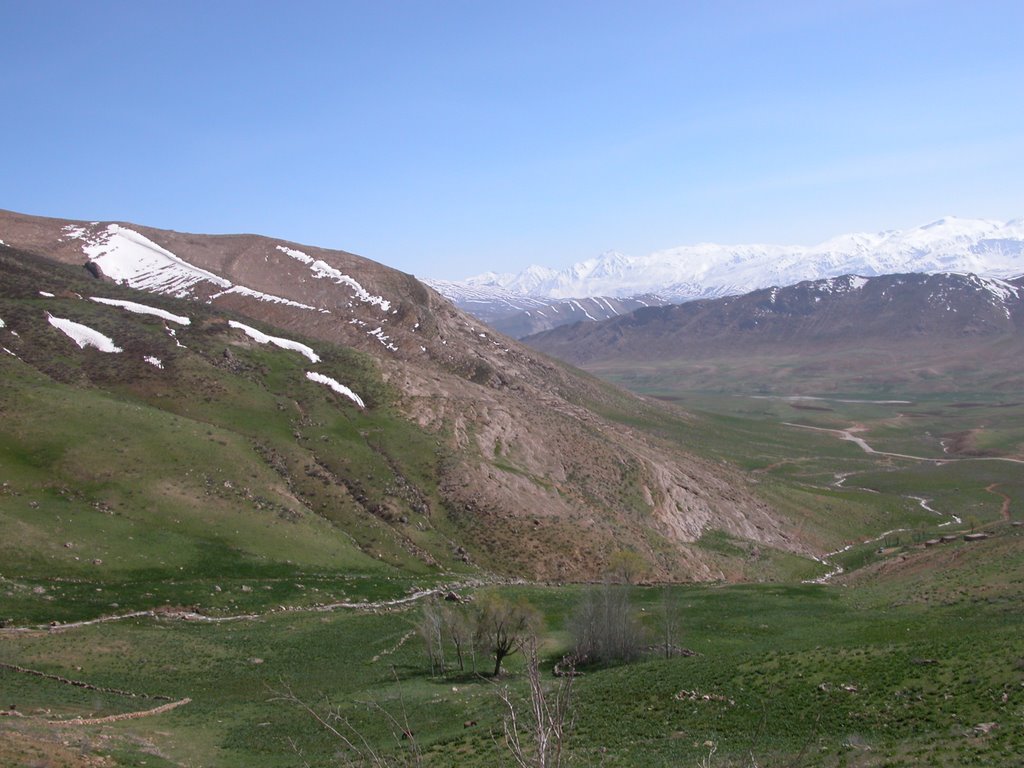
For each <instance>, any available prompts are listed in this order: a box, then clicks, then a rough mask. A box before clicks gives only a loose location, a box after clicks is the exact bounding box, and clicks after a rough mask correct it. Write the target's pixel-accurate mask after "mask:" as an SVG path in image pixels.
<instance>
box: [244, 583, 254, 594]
mask: <svg viewBox="0 0 1024 768" xmlns="http://www.w3.org/2000/svg"><path fill="white" fill-rule="evenodd" d="M242 591H243V592H252V587H250V586H249V585H248V584H243V585H242Z"/></svg>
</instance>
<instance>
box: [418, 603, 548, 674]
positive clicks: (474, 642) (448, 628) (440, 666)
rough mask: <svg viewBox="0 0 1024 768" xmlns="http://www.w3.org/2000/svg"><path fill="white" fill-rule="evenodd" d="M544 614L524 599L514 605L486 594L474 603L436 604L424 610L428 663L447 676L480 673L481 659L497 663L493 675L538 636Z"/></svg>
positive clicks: (422, 624) (421, 627)
mask: <svg viewBox="0 0 1024 768" xmlns="http://www.w3.org/2000/svg"><path fill="white" fill-rule="evenodd" d="M539 626H540V614H539V613H538V612H537V610H536V609H535V608H533V607H532V606H531V605H530V604H529V603H527V602H526V601H525V600H519V601H511V600H508V599H506V598H504V597H502V596H501V595H498V594H497V593H493V592H490V593H485V594H483V595H481V596H480V597H479V599H478V600H477V601H476V602H475V603H474V604H472V605H467V604H463V603H450V602H445V601H440V600H432V601H430V602H428V603H427V604H426V605H425V606H424V608H423V618H422V619H421V621H420V625H419V632H420V636H421V637H422V638H423V641H424V644H425V645H426V649H427V657H428V658H429V659H430V670H431V672H432V673H433V674H435V675H444V674H447V673H448V672H449V671H451V670H453V669H454V665H455V664H457V665H458V670H459V672H465V671H467V663H468V665H469V668H470V671H472V672H474V673H475V672H476V671H477V658H478V655H482V656H485V657H486V658H488V659H489V660H491V661H493V662H494V672H493V674H494V676H495V677H497V676H498V675H500V674H501V665H502V662H504V660H505V659H506V658H507V657H509V656H511V655H513V654H514V653H516V652H517V651H519V650H520V649H521V648H522V647H523V645H524V644H525V643H526V642H527V640H529V639H530V638H533V637H535V636H536V634H537V630H538V629H539Z"/></svg>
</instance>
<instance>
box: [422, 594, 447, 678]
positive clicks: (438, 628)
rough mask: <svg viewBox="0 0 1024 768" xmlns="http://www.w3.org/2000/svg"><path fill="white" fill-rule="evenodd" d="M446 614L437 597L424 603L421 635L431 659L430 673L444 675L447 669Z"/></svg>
mask: <svg viewBox="0 0 1024 768" xmlns="http://www.w3.org/2000/svg"><path fill="white" fill-rule="evenodd" d="M444 623H445V616H444V612H443V610H442V607H441V605H440V604H439V603H438V602H437V600H436V599H431V600H427V601H426V602H424V603H423V617H422V618H421V619H420V623H419V626H418V627H417V629H418V630H419V633H420V637H422V638H423V643H424V645H425V646H426V648H427V658H428V659H429V660H430V674H432V675H443V674H444V673H445V671H446V666H445V660H444V641H445V627H444Z"/></svg>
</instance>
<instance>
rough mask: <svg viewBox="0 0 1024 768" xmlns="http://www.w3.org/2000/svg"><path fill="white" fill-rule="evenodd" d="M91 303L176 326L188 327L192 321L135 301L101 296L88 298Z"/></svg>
mask: <svg viewBox="0 0 1024 768" xmlns="http://www.w3.org/2000/svg"><path fill="white" fill-rule="evenodd" d="M89 298H90V299H91V300H92V301H95V302H98V303H99V304H107V305H109V306H112V307H120V308H121V309H126V310H128V311H129V312H135V313H137V314H140V315H152V316H153V317H159V318H161V319H162V320H168V321H170V322H172V323H177V324H178V325H190V324H191V323H192V321H191V320H190V319H189V318H187V317H185V316H184V315H175V314H173V313H171V312H168V311H167V310H164V309H158V308H157V307H150V306H147V305H145V304H139V303H138V302H135V301H123V300H121V299H105V298H103V297H102V296H90V297H89Z"/></svg>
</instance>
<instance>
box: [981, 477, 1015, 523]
mask: <svg viewBox="0 0 1024 768" xmlns="http://www.w3.org/2000/svg"><path fill="white" fill-rule="evenodd" d="M1000 485H1001V483H992V485H989V486H986V487H985V490H986V491H988V492H989V493H992V494H995V495H996V496H1001V497H1002V499H1003V506H1002V507H1001V508H1000V509H999V514H1000V515H1002V517H1003V520H1005V521H1006V522H1010V501H1011V499H1010V497H1009V496H1007V495H1006V494H1005V493H1003V492H1002V491H997V490H996V488H998V487H999V486H1000Z"/></svg>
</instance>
